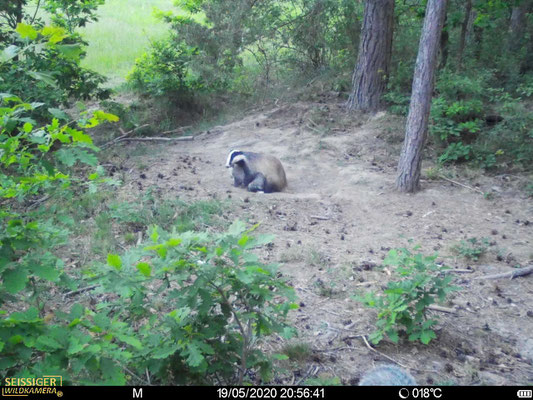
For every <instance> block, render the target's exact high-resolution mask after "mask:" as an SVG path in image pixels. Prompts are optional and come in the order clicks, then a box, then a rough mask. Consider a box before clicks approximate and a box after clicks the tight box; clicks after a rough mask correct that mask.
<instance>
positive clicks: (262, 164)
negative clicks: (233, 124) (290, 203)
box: [226, 150, 287, 193]
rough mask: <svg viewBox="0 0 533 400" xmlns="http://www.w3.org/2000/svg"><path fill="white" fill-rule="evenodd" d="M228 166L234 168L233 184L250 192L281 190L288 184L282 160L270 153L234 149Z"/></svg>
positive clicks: (229, 157)
mask: <svg viewBox="0 0 533 400" xmlns="http://www.w3.org/2000/svg"><path fill="white" fill-rule="evenodd" d="M226 167H227V168H233V169H232V175H233V185H234V186H236V187H245V188H248V190H249V191H250V192H265V193H271V192H280V191H282V190H283V189H285V187H286V186H287V178H286V177H285V170H284V169H283V166H282V165H281V162H280V161H279V160H278V159H277V158H276V157H274V156H271V155H268V154H261V153H252V152H249V151H240V150H232V151H230V153H229V155H228V160H227V162H226Z"/></svg>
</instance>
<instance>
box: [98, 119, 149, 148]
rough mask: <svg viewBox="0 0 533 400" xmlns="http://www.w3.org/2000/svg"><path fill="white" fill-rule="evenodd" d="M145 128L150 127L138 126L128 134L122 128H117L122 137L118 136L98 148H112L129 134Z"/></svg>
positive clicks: (145, 125)
mask: <svg viewBox="0 0 533 400" xmlns="http://www.w3.org/2000/svg"><path fill="white" fill-rule="evenodd" d="M147 126H150V125H149V124H144V125H141V126H138V127H137V128H133V129H132V130H131V131H128V132H124V130H123V129H122V128H118V129H119V131H120V133H122V135H120V136H119V137H118V138H115V139H113V140H111V141H110V142H107V143H105V144H103V145H102V146H100V148H102V149H105V148H106V147H107V146H112V145H114V144H116V143H118V142H120V141H121V140H123V139H124V138H126V137H127V136H129V135H130V134H131V133H133V132H135V131H137V130H139V129H141V128H146V127H147Z"/></svg>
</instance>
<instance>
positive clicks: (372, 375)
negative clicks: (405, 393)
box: [359, 364, 416, 386]
mask: <svg viewBox="0 0 533 400" xmlns="http://www.w3.org/2000/svg"><path fill="white" fill-rule="evenodd" d="M359 386H416V380H415V378H413V376H412V375H411V374H410V373H409V372H407V371H406V370H404V369H403V368H399V367H397V366H396V365H392V364H385V365H381V366H379V367H376V368H374V369H373V370H371V371H368V372H367V373H366V374H365V375H364V376H363V377H362V378H361V380H360V381H359Z"/></svg>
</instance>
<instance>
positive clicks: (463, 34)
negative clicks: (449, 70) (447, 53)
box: [457, 0, 472, 71]
mask: <svg viewBox="0 0 533 400" xmlns="http://www.w3.org/2000/svg"><path fill="white" fill-rule="evenodd" d="M471 13H472V0H467V2H466V6H465V18H464V19H463V24H462V25H461V36H460V38H459V48H458V49H457V70H459V71H460V70H461V69H462V68H463V54H464V52H465V46H466V36H467V34H468V22H469V21H470V14H471Z"/></svg>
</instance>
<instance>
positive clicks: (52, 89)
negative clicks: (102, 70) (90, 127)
mask: <svg viewBox="0 0 533 400" xmlns="http://www.w3.org/2000/svg"><path fill="white" fill-rule="evenodd" d="M10 37H11V39H12V40H11V41H10V42H5V43H3V44H2V43H0V92H3V93H10V94H13V95H16V96H18V97H20V98H23V99H25V100H26V101H34V102H36V101H39V102H42V103H43V104H44V105H45V107H40V108H35V109H34V113H35V114H36V115H37V116H39V117H40V118H42V119H43V120H46V112H47V109H48V108H50V107H52V108H56V107H59V106H60V105H65V104H67V103H68V101H69V98H70V97H74V98H77V99H89V98H91V97H96V98H100V99H101V98H106V97H108V96H109V91H108V90H105V89H101V88H100V85H101V84H102V83H103V82H105V78H104V77H102V76H100V75H98V74H96V73H95V72H92V71H89V70H86V69H84V68H82V67H80V60H81V58H82V57H83V56H84V54H85V53H84V50H83V47H84V46H85V43H84V42H83V41H82V40H81V38H80V36H79V35H77V34H69V33H67V31H66V30H65V29H63V28H59V27H43V28H36V27H33V26H31V25H26V24H22V23H20V24H18V25H17V28H16V30H15V31H12V32H11V34H10Z"/></svg>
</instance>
